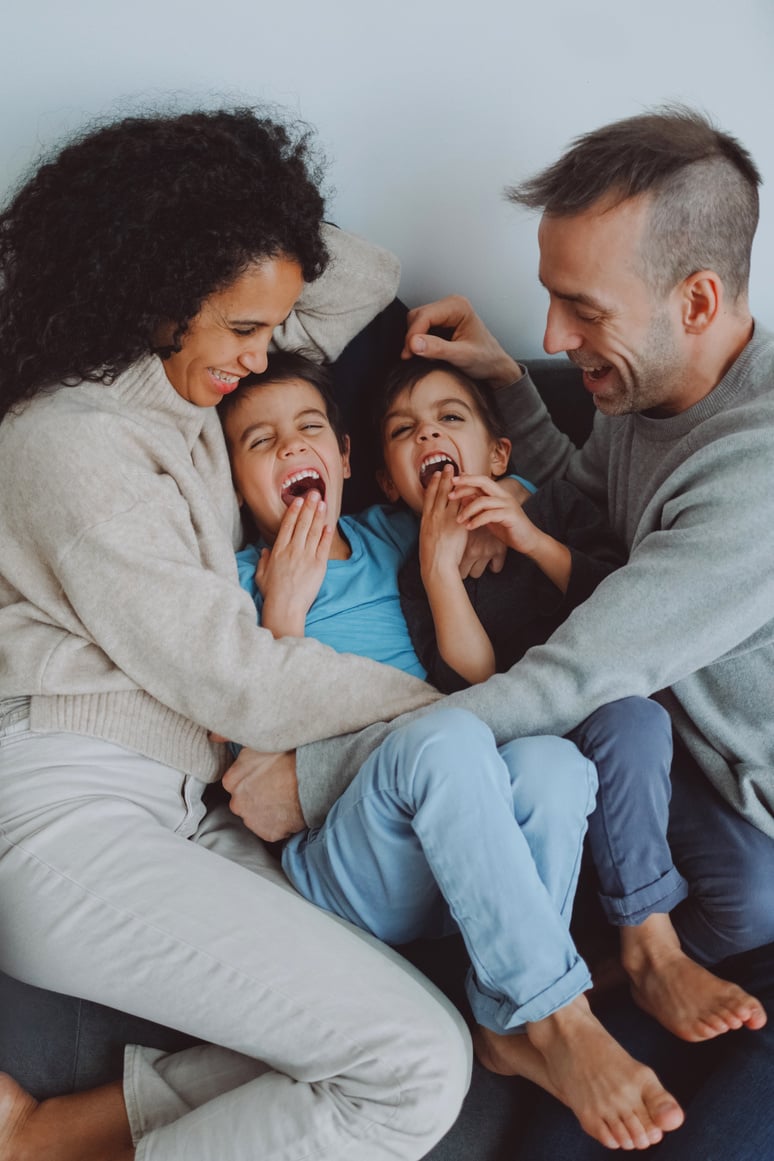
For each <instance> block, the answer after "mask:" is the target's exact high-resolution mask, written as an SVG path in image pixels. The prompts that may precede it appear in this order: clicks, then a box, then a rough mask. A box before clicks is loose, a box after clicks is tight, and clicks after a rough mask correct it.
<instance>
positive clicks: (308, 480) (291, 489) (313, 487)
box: [280, 476, 325, 508]
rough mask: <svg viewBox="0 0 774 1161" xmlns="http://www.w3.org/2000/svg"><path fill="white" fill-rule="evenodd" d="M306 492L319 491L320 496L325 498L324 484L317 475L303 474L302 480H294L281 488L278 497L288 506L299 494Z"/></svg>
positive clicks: (303, 494)
mask: <svg viewBox="0 0 774 1161" xmlns="http://www.w3.org/2000/svg"><path fill="white" fill-rule="evenodd" d="M307 492H319V493H320V498H321V499H322V500H324V499H325V484H324V483H323V482H322V480H321V479H320V478H319V477H318V476H304V478H303V480H294V481H293V483H292V484H288V485H287V487H285V488H283V489H282V494H281V496H280V499H281V500H282V503H283V504H284V505H285V507H286V508H289V507H290V505H291V504H292V503H293V501H294V500H295V499H297V498H298V497H299V496H305V495H306V494H307Z"/></svg>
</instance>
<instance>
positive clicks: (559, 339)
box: [543, 302, 583, 355]
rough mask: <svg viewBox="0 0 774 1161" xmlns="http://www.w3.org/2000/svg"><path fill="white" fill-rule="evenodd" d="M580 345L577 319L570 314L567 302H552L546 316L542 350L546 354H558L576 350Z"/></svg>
mask: <svg viewBox="0 0 774 1161" xmlns="http://www.w3.org/2000/svg"><path fill="white" fill-rule="evenodd" d="M573 323H575V325H574V326H573ZM582 346H583V335H581V334H580V332H579V331H578V328H577V320H576V319H575V318H574V317H573V316H572V315H571V313H570V310H569V308H568V306H567V303H565V302H552V303H551V305H550V306H549V308H548V315H547V317H546V329H545V333H544V335H543V350H544V351H545V352H546V354H547V355H560V354H561V353H562V351H577V350H578V348H579V347H582Z"/></svg>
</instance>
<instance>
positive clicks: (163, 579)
mask: <svg viewBox="0 0 774 1161" xmlns="http://www.w3.org/2000/svg"><path fill="white" fill-rule="evenodd" d="M328 241H329V244H330V245H331V248H332V249H333V250H334V263H333V267H332V270H331V273H330V275H327V274H326V275H325V276H324V278H325V279H327V283H326V285H324V286H323V287H322V288H321V287H320V286H319V285H317V284H315V285H314V286H313V287H310V288H308V290H309V291H311V293H312V303H313V309H312V310H311V314H310V315H309V314H307V312H306V311H305V309H304V307H305V303H304V300H303V299H302V301H301V302H300V304H299V307H298V308H297V311H296V315H297V318H296V319H295V320H292V321H291V323H290V324H289V325H288V327H286V331H289V332H290V337H289V338H287V341H289V342H290V343H291V344H293V345H295V343H297V342H298V341H299V335H300V334H304V335H305V336H306V338H305V340H304V341H305V343H306V345H307V346H309V344H310V343H312V342H313V343H314V345H315V346H316V348H317V350H318V355H320V356H322V355H327V356H329V357H334V356H335V355H337V354H338V353H339V352H340V350H341V349H342V348H343V346H344V345H345V343H346V342H347V341H348V339H349V338H351V337H352V336H353V334H354V333H355V332H356V331H358V330H359V329H360V328H361V327H362V326H363V325H364V323H365V322H367V321H368V318H369V317H371V316H373V315H375V314H376V313H377V312H378V310H380V309H381V308H382V307H383V306H385V305H386V304H387V303H388V302H389V301H391V299H392V298H393V296H394V293H395V289H396V284H397V263H396V262H395V260H394V259H392V256H390V255H387V254H386V252H384V251H380V252H376V248H374V247H372V246H370V244H368V243H365V242H362V241H361V240H360V239H353V238H352V236H351V235H346V234H344V233H343V232H341V231H331V235H330V237H329V239H328ZM375 252H376V257H377V259H379V260H378V261H376V262H375V261H374V254H375ZM381 255H383V256H384V257H383V258H382V257H380V256H381ZM364 263H365V264H366V265H367V266H368V268H369V269H370V270H371V276H370V280H369V279H368V278H366V271H365V270H362V271H361V273H360V277H359V278H357V279H355V280H354V287H355V289H354V294H355V300H354V301H352V299H351V297H350V296H351V295H352V293H353V290H352V286H353V283H352V280H351V279H350V278H349V277H348V276H347V273H346V272H347V268H348V267H349V268H350V271H351V268H352V267H357V268H359V267H360V266H361V265H363V264H364ZM342 275H343V284H342ZM326 298H327V303H328V305H327V307H326V306H325V302H326ZM348 303H349V305H350V306H351V308H352V309H351V310H348V309H347V304H348ZM364 304H367V305H364ZM326 313H327V318H328V322H327V325H326V323H325V316H326ZM279 340H280V341H283V335H280V336H279ZM0 491H1V493H2V497H3V502H2V509H1V510H0V545H2V549H1V550H0V551H1V554H2V555H1V557H0V698H5V697H16V696H29V697H30V698H31V725H32V728H33V729H34V730H42V731H50V730H65V731H73V732H76V733H82V734H88V735H92V736H96V737H101V738H105V739H107V740H108V741H112V742H116V743H118V744H120V745H123V746H126V747H128V748H130V749H134V750H137V751H139V752H140V753H142V754H145V755H147V756H148V757H150V758H153V759H156V760H158V761H160V762H164V763H166V764H168V765H170V766H172V767H174V768H176V769H178V770H180V771H182V772H184V773H188V774H193V775H195V776H196V777H198V778H201V779H203V780H206V781H212V780H214V779H216V778H217V777H218V776H219V775H220V774H221V773H222V772H223V769H224V768H225V766H226V765H228V762H229V760H230V759H229V757H228V750H227V747H226V746H224V745H222V744H215V743H212V742H210V741H209V739H208V730H213V731H215V732H216V733H219V734H222V735H223V736H225V737H229V738H239V739H241V740H244V741H245V742H246V743H247V744H248V745H251V746H252V747H253V748H255V749H257V750H264V751H281V750H286V749H292V748H293V747H294V746H295V745H297V744H298V743H299V742H303V741H310V740H313V739H318V738H324V737H328V736H331V735H335V734H340V733H342V732H346V731H350V730H356V729H359V728H360V727H362V726H364V725H366V724H367V723H369V722H372V721H374V720H376V719H379V718H383V717H385V716H386V717H388V718H390V719H391V718H392V717H394V716H396V715H398V714H400V713H402V712H404V711H406V710H407V709H410V708H413V707H414V706H415V705H417V704H426V703H428V702H430V701H432V700H433V699H435V698H436V697H437V695H436V694H435V693H434V691H432V690H431V689H430V687H429V686H427V685H426V684H425V683H424V682H421V681H419V680H418V679H417V678H412V677H408V676H407V675H405V674H402V673H399V672H398V671H397V670H393V669H392V668H390V667H388V666H382V665H378V664H376V663H375V662H372V661H369V660H366V659H365V658H361V657H357V658H355V657H352V656H345V655H339V654H337V653H335V652H334V651H333V650H332V649H330V648H328V647H326V646H323V645H321V644H319V643H318V642H316V641H312V640H300V639H291V638H287V639H283V640H279V641H275V640H274V639H273V637H272V636H271V634H270V633H269V632H268V631H266V630H263V629H260V628H258V627H257V626H256V623H255V609H254V607H253V604H252V602H251V600H250V598H249V597H248V596H247V594H246V593H244V592H243V591H242V589H241V588H240V587H239V584H238V580H237V570H236V563H235V558H234V549H235V547H236V546H237V544H238V540H239V536H240V529H239V520H238V510H237V507H236V501H235V498H234V494H233V489H232V485H231V474H230V470H229V464H228V456H227V453H226V447H225V443H224V440H223V436H222V432H221V427H220V423H219V420H218V416H217V414H216V409H215V408H201V407H196V406H195V405H193V404H191V403H189V402H188V401H187V400H185V399H183V398H182V397H181V396H180V395H178V394H177V392H176V391H175V390H174V388H173V387H172V386H171V384H170V383H169V380H168V379H167V377H166V374H165V372H164V367H163V363H162V362H161V360H160V359H159V358H158V357H156V356H155V355H149V356H147V357H146V358H144V359H142V360H140V361H139V362H138V363H136V364H135V365H133V366H132V367H130V368H129V369H128V370H127V371H125V372H124V373H123V374H121V375H120V376H118V377H117V378H116V380H115V381H114V383H113V384H112V385H108V386H105V385H103V384H94V383H81V384H79V385H78V386H74V387H68V386H58V387H57V388H56V389H52V390H47V391H45V392H42V393H41V394H39V395H38V396H37V397H36V398H35V399H33V400H32V401H31V402H29V403H28V404H26V405H24V406H23V407H22V408H20V409H18V410H17V411H16V412H15V413H13V414H10V415H8V416H7V417H6V418H5V419H4V421H3V423H2V424H0Z"/></svg>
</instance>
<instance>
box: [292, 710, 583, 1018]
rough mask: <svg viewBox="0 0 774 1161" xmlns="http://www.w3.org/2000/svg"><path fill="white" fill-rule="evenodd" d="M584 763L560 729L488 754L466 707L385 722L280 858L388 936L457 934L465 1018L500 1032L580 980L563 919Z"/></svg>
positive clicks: (317, 895)
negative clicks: (463, 960) (388, 729)
mask: <svg viewBox="0 0 774 1161" xmlns="http://www.w3.org/2000/svg"><path fill="white" fill-rule="evenodd" d="M595 788H596V772H595V770H594V767H593V765H592V764H591V763H590V762H589V761H587V760H586V759H584V758H583V757H582V755H581V754H580V753H579V752H578V750H577V749H576V748H575V746H573V745H572V744H571V743H570V742H568V741H567V740H566V739H563V738H554V737H539V738H521V739H517V740H516V741H513V742H510V743H508V744H507V745H505V746H503V747H501V748H500V749H499V750H498V749H497V747H496V745H495V742H494V738H493V736H492V734H491V732H490V731H489V729H488V728H487V727H486V726H485V725H484V724H483V723H482V722H480V721H479V720H478V718H476V717H474V716H473V715H472V714H470V713H468V712H467V711H465V710H457V709H442V710H438V711H435V712H433V713H431V714H428V715H427V716H424V717H422V718H420V719H418V720H417V721H415V722H412V723H411V724H410V725H408V726H404V727H403V728H402V729H400V730H396V731H395V733H393V734H391V735H390V736H389V737H388V738H387V739H386V740H385V742H384V743H383V744H382V745H381V746H380V747H379V749H378V750H377V751H375V752H374V753H373V754H372V755H371V757H370V758H369V759H368V761H367V762H366V763H365V764H364V766H363V768H362V769H361V770H360V772H359V773H358V775H357V777H356V778H355V779H354V781H353V782H352V783H351V785H350V786H349V787H348V789H347V790H346V791H345V793H344V794H343V795H342V796H341V798H340V799H339V800H338V801H337V802H336V803H335V804H334V806H333V808H332V809H331V811H330V813H329V814H328V817H327V818H326V820H325V822H324V823H323V825H322V826H321V827H319V828H317V829H314V830H310V831H307V832H302V833H301V834H298V835H295V836H294V837H293V838H292V839H291V840H290V841H289V842H288V843H287V845H286V846H285V849H284V852H283V857H282V865H283V868H284V870H285V872H286V874H287V875H288V877H289V878H290V880H291V882H292V883H293V884H294V886H295V887H296V888H297V889H298V890H299V891H300V892H301V894H302V895H304V896H305V897H306V898H307V899H309V900H311V901H312V902H313V903H316V904H318V906H320V907H324V908H326V909H327V910H329V911H334V912H335V913H336V914H337V915H341V916H342V917H343V918H345V919H348V920H350V921H351V922H353V923H356V924H358V925H359V926H361V927H364V928H366V929H367V930H369V931H371V932H373V933H374V934H375V935H377V936H378V937H379V938H380V939H383V940H385V941H386V942H388V943H393V944H401V943H407V942H409V941H411V940H413V939H416V938H418V937H420V936H427V935H432V936H442V935H445V934H449V933H451V932H452V931H456V930H459V931H460V932H461V934H462V937H463V939H464V941H465V945H466V947H467V950H468V954H469V956H470V960H471V964H472V972H471V974H470V975H469V977H468V983H467V991H468V997H469V1000H470V1004H471V1008H472V1010H473V1014H474V1016H475V1018H476V1020H477V1021H478V1022H479V1023H480V1024H483V1025H485V1026H486V1027H488V1028H492V1029H493V1030H495V1031H498V1032H505V1031H513V1030H516V1029H518V1028H520V1027H521V1026H522V1025H524V1024H525V1023H528V1022H531V1021H534V1020H539V1019H542V1018H543V1017H545V1016H547V1015H549V1014H550V1013H551V1012H554V1011H556V1010H557V1009H558V1008H561V1007H563V1006H564V1005H565V1004H567V1003H569V1001H570V1000H572V999H574V998H575V997H576V996H578V995H579V994H580V993H581V992H583V991H585V990H586V989H587V988H588V987H589V986H590V979H589V974H588V970H587V968H586V965H585V964H584V962H583V961H582V960H581V958H580V957H579V955H578V953H577V951H576V949H575V946H574V944H573V942H572V940H571V938H570V935H569V931H568V926H569V919H570V912H571V910H572V903H573V898H574V894H575V887H576V884H577V878H578V871H579V866H580V857H581V851H582V845H583V837H584V834H585V830H586V817H587V815H588V813H589V811H590V810H591V809H592V806H593V801H594V791H595Z"/></svg>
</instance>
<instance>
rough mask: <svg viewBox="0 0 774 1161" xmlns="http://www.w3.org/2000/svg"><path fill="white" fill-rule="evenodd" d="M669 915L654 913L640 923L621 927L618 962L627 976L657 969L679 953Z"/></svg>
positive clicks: (675, 934)
mask: <svg viewBox="0 0 774 1161" xmlns="http://www.w3.org/2000/svg"><path fill="white" fill-rule="evenodd" d="M682 954H683V953H682V949H681V947H680V940H679V938H678V935H677V932H676V931H675V929H674V926H673V925H672V920H671V919H670V917H669V915H667V914H664V913H660V912H658V913H655V914H653V915H649V916H648V918H647V919H645V920H644V921H643V922H642V923H638V924H636V925H634V926H631V927H622V928H621V963H622V965H623V968H624V971H626V973H627V974H628V975H629V976H632V975H638V974H640V973H641V972H643V971H650V970H653V969H657V968H658V965H659V964H660V963H662V962H664V960H671V959H674V957H675V956H679V955H682Z"/></svg>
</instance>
